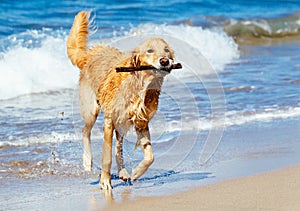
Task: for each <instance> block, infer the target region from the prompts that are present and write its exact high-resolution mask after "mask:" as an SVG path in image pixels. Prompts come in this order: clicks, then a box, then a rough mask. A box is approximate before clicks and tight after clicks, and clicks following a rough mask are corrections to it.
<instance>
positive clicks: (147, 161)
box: [131, 126, 154, 180]
mask: <svg viewBox="0 0 300 211" xmlns="http://www.w3.org/2000/svg"><path fill="white" fill-rule="evenodd" d="M136 133H137V139H138V140H137V142H138V143H140V145H141V146H142V149H143V153H144V160H143V161H141V162H140V163H139V165H138V166H137V167H135V168H134V169H133V171H132V176H131V178H132V180H137V179H138V178H139V177H141V176H142V175H143V174H144V173H145V172H146V171H147V169H148V168H149V166H150V165H151V164H152V163H153V161H154V157H153V153H152V147H151V142H150V133H149V128H148V126H147V127H146V128H145V129H139V128H136Z"/></svg>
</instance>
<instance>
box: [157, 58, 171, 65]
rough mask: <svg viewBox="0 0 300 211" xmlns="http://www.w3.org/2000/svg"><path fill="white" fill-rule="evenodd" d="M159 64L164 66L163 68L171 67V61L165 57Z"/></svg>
mask: <svg viewBox="0 0 300 211" xmlns="http://www.w3.org/2000/svg"><path fill="white" fill-rule="evenodd" d="M159 63H160V64H161V65H162V66H164V67H165V66H168V65H169V59H168V58H166V57H163V58H161V59H160V60H159Z"/></svg>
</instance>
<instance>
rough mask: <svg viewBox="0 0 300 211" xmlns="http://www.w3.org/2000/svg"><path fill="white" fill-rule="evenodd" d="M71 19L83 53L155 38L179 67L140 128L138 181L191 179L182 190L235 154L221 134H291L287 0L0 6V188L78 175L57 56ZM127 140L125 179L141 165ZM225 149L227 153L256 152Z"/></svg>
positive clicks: (292, 41) (292, 20) (299, 58)
mask: <svg viewBox="0 0 300 211" xmlns="http://www.w3.org/2000/svg"><path fill="white" fill-rule="evenodd" d="M81 10H87V11H91V12H92V13H91V14H92V17H93V18H94V23H93V25H92V28H91V29H92V31H93V33H92V34H91V35H90V40H89V41H90V42H89V43H90V45H91V46H92V45H95V44H96V43H105V44H109V45H112V46H116V47H118V48H119V49H121V50H124V51H128V50H132V49H133V48H134V47H135V46H136V45H137V44H138V43H139V41H141V40H143V39H145V38H146V37H149V36H155V37H163V38H164V39H166V40H167V42H168V43H169V44H170V45H171V46H172V48H174V50H175V55H176V62H181V63H182V64H183V69H182V70H173V71H172V73H171V74H170V75H168V76H167V77H166V79H165V82H164V86H163V89H162V94H161V97H160V104H159V110H158V112H157V115H156V116H155V118H154V119H153V121H152V122H151V124H150V129H151V135H152V142H153V147H154V151H155V155H156V158H157V159H156V162H155V163H154V165H153V166H152V167H151V170H149V172H148V173H147V174H146V176H145V177H144V178H146V179H147V178H148V179H149V178H150V179H149V180H150V181H152V182H153V181H154V182H153V184H154V186H155V184H156V183H157V182H158V183H159V182H161V183H164V181H165V179H164V178H168V177H169V176H170V175H174V174H178V173H181V174H182V175H183V176H178V177H175V178H177V179H178V178H179V179H178V181H179V182H180V178H186V179H187V178H189V176H184V175H185V174H184V173H186V172H191V171H192V172H194V173H195V172H196V176H195V177H193V178H194V179H195V178H196V179H197V178H199V177H201V178H202V179H203V178H206V177H209V175H206V174H204V175H199V174H198V176H197V170H199V171H201V170H203V169H205V165H208V166H211V165H214V164H215V163H218V162H222V161H226V160H230V159H232V154H233V152H235V150H233V149H232V148H229V147H228V146H226V144H224V143H223V142H222V140H223V137H224V132H225V136H226V131H230V130H232V128H233V129H237V128H239V127H241V128H243V127H244V126H247V125H252V126H253V125H254V126H253V127H254V128H259V126H260V125H261V124H263V123H266V124H267V125H273V124H277V123H276V122H278V121H279V122H280V121H287V120H293V121H294V120H295V124H296V125H294V126H295V127H297V124H298V123H299V121H296V120H299V117H300V93H299V85H300V54H299V47H300V39H298V38H299V31H300V13H299V12H300V3H299V2H298V1H296V0H295V1H293V0H288V1H275V0H267V1H235V0H230V1H214V0H209V1H177V0H176V1H168V2H166V1H160V0H158V1H122V2H120V1H104V2H90V1H34V2H29V1H2V2H1V3H0V13H1V15H0V71H1V76H0V159H1V160H0V178H1V181H5V180H9V179H11V178H25V179H26V178H40V177H42V176H45V175H57V176H72V177H83V176H84V175H85V173H84V171H83V168H82V167H81V155H82V146H81V128H82V126H83V121H82V119H81V117H80V112H79V103H78V93H77V91H78V80H79V79H78V78H79V70H78V69H77V68H76V67H74V66H73V65H72V64H71V63H70V61H69V59H68V57H67V54H66V45H65V43H66V39H67V36H68V34H69V30H70V28H71V25H72V22H73V19H74V16H75V15H76V14H77V12H79V11H81ZM102 120H103V117H102V115H100V116H99V120H98V121H97V123H96V125H95V127H94V129H93V133H92V142H93V151H94V169H93V172H94V174H95V175H97V174H98V173H99V172H100V171H101V162H100V161H101V144H102V141H103V134H102V127H103V123H102ZM237 131H239V129H237ZM293 131H294V130H293ZM294 132H295V133H297V130H296V131H294ZM254 133H255V131H254ZM245 134H247V133H245ZM297 134H298V135H299V132H298V133H297ZM297 134H296V135H295V136H296V137H299V136H297ZM241 136H243V135H241ZM135 139H136V137H135V135H134V131H132V130H131V131H129V133H128V135H127V137H126V140H125V143H124V148H125V149H124V151H125V152H124V153H125V155H124V156H125V163H126V165H127V166H128V168H129V169H130V168H132V167H134V166H135V165H136V164H137V163H138V162H139V161H140V160H141V159H142V153H141V151H139V150H137V151H135V150H134V145H135ZM222 143H223V144H222ZM234 143H235V146H239V147H238V149H241V148H242V147H243V146H244V147H249V148H251V149H256V145H257V142H253V143H252V144H251V143H245V142H242V140H240V141H239V140H237V141H235V142H234ZM295 143H296V144H297V143H298V142H297V140H296V141H295V140H293V141H292V142H291V143H289V145H288V146H289V147H290V148H292V147H293V144H295ZM273 144H274V145H276V143H273ZM257 148H258V147H257ZM241 151H242V150H241ZM254 151H255V150H254ZM191 152H193V153H191ZM216 152H217V155H214V154H215V153H216ZM218 152H219V153H218ZM220 152H222V153H221V154H222V155H220ZM247 153H249V152H247ZM189 158H190V160H189ZM191 159H192V160H193V162H191ZM203 166H204V167H203ZM113 173H114V174H116V167H115V164H114V165H113ZM194 173H193V174H194ZM198 173H199V172H198ZM193 174H191V175H193ZM115 177H117V176H115ZM182 180H183V181H184V180H185V179H182ZM141 181H144V182H145V179H144V180H143V179H142V180H141ZM169 182H170V181H169ZM146 184H147V183H146Z"/></svg>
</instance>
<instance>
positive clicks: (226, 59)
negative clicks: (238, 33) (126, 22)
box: [125, 24, 240, 71]
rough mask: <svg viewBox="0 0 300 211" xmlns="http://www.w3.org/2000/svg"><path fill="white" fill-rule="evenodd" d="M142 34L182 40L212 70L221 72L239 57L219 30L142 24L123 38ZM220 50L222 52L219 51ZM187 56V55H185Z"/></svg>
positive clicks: (229, 39)
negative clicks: (203, 58)
mask: <svg viewBox="0 0 300 211" xmlns="http://www.w3.org/2000/svg"><path fill="white" fill-rule="evenodd" d="M144 34H154V35H166V36H171V37H174V38H176V39H178V40H183V41H184V42H186V43H187V44H189V45H190V46H192V47H193V48H196V49H197V50H198V51H199V52H200V53H201V54H202V55H203V56H204V57H205V59H207V61H208V62H209V64H210V65H211V66H212V68H213V69H214V70H217V71H220V70H223V69H224V67H225V65H226V64H229V63H231V62H232V61H233V60H234V59H237V58H238V57H239V55H240V54H239V51H238V45H237V44H236V43H235V42H234V40H233V39H232V38H231V37H229V36H228V35H226V33H225V32H224V31H222V30H220V29H203V28H202V27H200V26H188V25H182V24H180V25H164V24H162V25H155V24H142V25H139V26H138V27H133V28H131V30H130V31H128V32H126V33H125V36H126V35H127V36H132V35H134V36H136V35H144ZM220 49H222V50H220ZM186 56H187V55H186Z"/></svg>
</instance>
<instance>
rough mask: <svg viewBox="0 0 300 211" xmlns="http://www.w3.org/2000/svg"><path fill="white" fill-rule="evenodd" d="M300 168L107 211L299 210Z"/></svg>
mask: <svg viewBox="0 0 300 211" xmlns="http://www.w3.org/2000/svg"><path fill="white" fill-rule="evenodd" d="M299 196H300V165H296V166H292V167H287V168H283V169H280V170H275V171H271V172H267V173H263V174H258V175H254V176H247V177H242V178H237V179H232V180H228V181H224V182H220V183H216V184H212V185H207V186H203V187H198V188H195V189H193V190H190V191H187V192H181V193H177V194H174V195H171V196H165V197H140V198H137V199H135V200H133V201H127V202H124V203H120V204H117V203H114V204H111V205H109V206H107V207H106V210H299V209H300V200H299Z"/></svg>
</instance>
